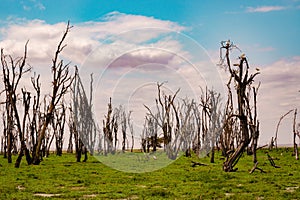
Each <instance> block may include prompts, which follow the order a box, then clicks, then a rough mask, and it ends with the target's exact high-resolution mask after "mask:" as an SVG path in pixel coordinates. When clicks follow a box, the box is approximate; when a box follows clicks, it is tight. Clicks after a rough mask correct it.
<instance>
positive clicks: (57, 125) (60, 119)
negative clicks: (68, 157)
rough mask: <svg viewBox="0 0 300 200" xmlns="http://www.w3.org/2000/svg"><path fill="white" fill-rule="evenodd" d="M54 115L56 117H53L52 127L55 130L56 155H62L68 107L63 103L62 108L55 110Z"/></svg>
mask: <svg viewBox="0 0 300 200" xmlns="http://www.w3.org/2000/svg"><path fill="white" fill-rule="evenodd" d="M54 115H55V117H54V118H53V119H52V128H53V131H54V134H53V136H55V147H56V155H58V156H61V155H62V150H63V143H64V140H63V137H64V130H65V122H66V108H65V106H64V104H63V103H62V104H61V108H60V109H57V110H56V111H55V113H54Z"/></svg>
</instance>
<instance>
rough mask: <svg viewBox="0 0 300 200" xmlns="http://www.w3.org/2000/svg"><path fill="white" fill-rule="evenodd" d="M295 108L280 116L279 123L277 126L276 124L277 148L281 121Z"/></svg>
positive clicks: (275, 140)
mask: <svg viewBox="0 0 300 200" xmlns="http://www.w3.org/2000/svg"><path fill="white" fill-rule="evenodd" d="M293 110H294V109H292V110H289V111H288V112H287V113H285V114H284V115H282V116H281V117H280V119H279V121H278V123H277V126H276V132H275V138H274V140H273V141H274V143H275V148H276V149H277V136H278V130H279V126H280V123H281V121H282V120H283V119H284V118H285V117H286V116H287V115H288V114H290V113H291V112H292V111H293Z"/></svg>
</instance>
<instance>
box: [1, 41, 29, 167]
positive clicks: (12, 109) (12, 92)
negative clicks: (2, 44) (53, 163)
mask: <svg viewBox="0 0 300 200" xmlns="http://www.w3.org/2000/svg"><path fill="white" fill-rule="evenodd" d="M27 43H28V42H27ZM27 43H26V44H25V50H24V56H23V57H21V58H17V59H13V58H12V56H10V55H9V56H7V55H5V54H4V51H3V49H1V64H2V72H3V82H4V86H5V93H6V109H7V112H6V115H7V127H6V131H7V133H6V135H7V146H8V148H7V151H8V162H12V160H11V151H12V144H13V133H12V131H13V129H14V126H16V128H17V131H18V136H19V141H20V143H21V148H20V151H19V156H18V158H17V160H16V163H15V167H19V166H20V163H21V160H22V157H23V155H24V153H25V154H26V159H27V162H28V164H30V162H31V157H30V154H29V151H28V149H27V147H26V143H25V137H24V132H25V124H26V119H27V115H28V110H29V105H30V94H29V93H27V92H23V98H25V99H23V102H24V107H25V110H24V117H23V123H22V122H21V118H20V115H19V111H18V108H17V101H18V99H17V96H18V91H17V89H18V86H19V83H20V80H21V78H22V76H23V75H24V74H25V73H27V72H29V71H30V69H31V68H30V67H27V66H26V59H27Z"/></svg>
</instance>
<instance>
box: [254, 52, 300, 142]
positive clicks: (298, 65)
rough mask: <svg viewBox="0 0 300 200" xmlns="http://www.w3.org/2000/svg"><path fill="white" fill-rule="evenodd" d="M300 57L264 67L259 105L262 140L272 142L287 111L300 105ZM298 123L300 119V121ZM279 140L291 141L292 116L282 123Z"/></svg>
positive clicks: (259, 77)
mask: <svg viewBox="0 0 300 200" xmlns="http://www.w3.org/2000/svg"><path fill="white" fill-rule="evenodd" d="M299 74H300V57H299V56H298V57H293V58H290V59H281V60H278V61H277V62H274V63H273V64H270V65H267V66H263V67H261V75H259V76H258V77H257V81H258V80H259V81H261V88H260V90H259V96H258V106H259V107H258V108H259V115H260V119H261V120H260V121H261V141H270V139H271V137H272V136H274V133H275V128H276V124H277V122H278V120H279V118H280V116H282V115H283V114H284V113H286V112H287V111H289V110H290V109H295V108H299V107H300V93H299V92H298V91H299V89H300V79H299ZM298 122H299V120H298ZM280 135H281V137H279V141H278V142H279V143H281V144H291V143H292V119H287V120H286V121H284V122H283V124H282V127H281V129H280Z"/></svg>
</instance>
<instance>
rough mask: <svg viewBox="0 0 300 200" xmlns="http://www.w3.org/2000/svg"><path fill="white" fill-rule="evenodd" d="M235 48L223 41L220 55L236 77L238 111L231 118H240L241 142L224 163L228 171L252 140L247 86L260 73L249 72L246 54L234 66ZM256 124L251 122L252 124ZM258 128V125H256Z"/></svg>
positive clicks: (249, 85) (223, 62)
mask: <svg viewBox="0 0 300 200" xmlns="http://www.w3.org/2000/svg"><path fill="white" fill-rule="evenodd" d="M233 49H238V48H237V47H236V46H235V45H234V44H233V43H231V42H230V40H228V41H224V42H221V48H220V52H221V54H220V57H221V63H222V64H223V65H224V66H225V67H226V68H227V69H228V70H229V73H230V76H231V77H232V78H233V79H234V84H235V88H236V97H237V113H236V114H232V115H231V116H229V118H232V117H234V118H238V120H239V136H240V137H239V140H240V141H239V144H238V145H237V148H236V149H235V150H234V151H233V152H232V153H230V154H229V155H227V158H226V161H225V162H224V164H223V170H224V171H226V172H230V171H234V166H235V165H236V164H237V162H238V161H239V159H240V157H241V156H242V154H243V152H244V151H245V149H246V148H247V147H248V145H249V144H250V142H251V139H252V136H251V130H249V129H250V125H249V124H250V123H249V122H248V119H249V118H250V117H252V116H251V115H252V113H251V112H249V109H250V110H251V108H250V107H249V105H250V104H248V102H247V101H248V100H249V95H247V91H246V90H247V88H249V87H251V85H252V83H253V82H254V78H255V77H256V76H257V75H258V74H259V72H256V73H254V74H249V64H248V60H247V58H246V56H245V54H242V55H241V56H239V63H238V64H234V65H233V66H235V67H236V69H234V68H233V66H232V64H231V59H230V52H231V50H233ZM223 50H225V57H224V58H223V57H222V51H223ZM252 125H253V126H255V125H254V124H251V126H252ZM255 129H257V127H255Z"/></svg>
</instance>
